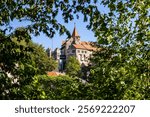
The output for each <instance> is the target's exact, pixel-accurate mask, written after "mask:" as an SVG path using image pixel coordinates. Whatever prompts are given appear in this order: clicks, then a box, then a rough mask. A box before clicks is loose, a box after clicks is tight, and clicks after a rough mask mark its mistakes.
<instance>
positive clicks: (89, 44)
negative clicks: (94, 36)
mask: <svg viewBox="0 0 150 117" xmlns="http://www.w3.org/2000/svg"><path fill="white" fill-rule="evenodd" d="M92 44H93V43H92V42H85V41H82V42H80V43H79V44H73V46H74V47H75V48H76V49H84V50H91V51H96V47H94V45H92Z"/></svg>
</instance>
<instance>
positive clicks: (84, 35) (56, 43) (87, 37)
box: [32, 19, 96, 50]
mask: <svg viewBox="0 0 150 117" xmlns="http://www.w3.org/2000/svg"><path fill="white" fill-rule="evenodd" d="M74 23H76V29H77V31H78V34H79V35H80V37H81V40H82V41H96V38H95V37H94V33H93V32H92V31H90V30H87V28H86V25H87V23H85V22H83V20H80V19H79V20H76V19H75V20H73V21H71V22H69V23H68V24H66V23H63V24H64V25H65V26H66V28H67V29H68V30H69V31H70V33H71V34H72V32H73V29H74ZM32 38H33V39H32V40H33V41H34V42H36V43H39V44H42V45H43V46H44V47H45V48H48V47H50V48H53V50H54V49H55V48H56V47H58V48H60V47H61V43H62V41H63V40H65V39H67V35H66V34H64V35H62V36H60V35H59V33H58V32H56V35H55V36H54V37H53V38H52V39H50V38H48V37H46V36H45V35H44V34H41V35H40V36H38V37H32Z"/></svg>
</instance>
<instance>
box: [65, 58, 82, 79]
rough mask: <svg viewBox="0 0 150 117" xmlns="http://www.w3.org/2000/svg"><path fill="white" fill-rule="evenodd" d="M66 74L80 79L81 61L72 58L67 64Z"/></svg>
mask: <svg viewBox="0 0 150 117" xmlns="http://www.w3.org/2000/svg"><path fill="white" fill-rule="evenodd" d="M65 71H66V74H68V75H69V76H72V77H79V73H80V71H81V66H80V63H79V61H78V60H77V59H76V58H75V57H74V56H70V57H69V58H68V60H67V62H66V67H65Z"/></svg>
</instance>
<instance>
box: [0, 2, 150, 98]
mask: <svg viewBox="0 0 150 117" xmlns="http://www.w3.org/2000/svg"><path fill="white" fill-rule="evenodd" d="M100 4H101V5H104V6H105V8H106V9H108V11H107V12H106V13H103V12H102V11H101V9H100V8H99V6H100ZM0 11H1V12H0V81H1V84H2V85H1V86H0V91H1V92H2V93H1V94H0V98H1V99H41V98H43V99H54V98H55V99H77V98H76V96H77V95H78V96H77V97H78V99H149V98H150V95H149V92H150V80H149V78H150V74H149V73H150V71H149V70H150V61H149V59H150V51H149V50H150V47H149V43H150V41H149V40H150V25H149V24H150V20H149V17H150V16H149V15H150V1H149V0H136V2H135V1H134V0H127V1H123V0H101V1H98V0H84V1H83V0H73V1H69V0H65V1H63V0H56V1H54V0H46V1H43V0H2V1H0ZM58 13H62V14H61V16H62V17H61V18H62V19H63V20H64V22H66V23H68V22H69V21H71V20H73V19H74V18H75V17H77V18H79V16H81V15H83V21H88V22H89V25H87V28H88V29H91V30H92V31H93V32H94V34H95V36H96V37H97V39H98V43H99V45H98V47H99V48H103V49H99V50H101V51H98V52H97V53H96V54H95V57H94V60H93V61H94V62H95V66H93V69H91V74H90V76H91V77H90V78H89V82H90V85H88V86H85V85H84V86H83V85H79V86H81V87H80V90H79V89H78V88H77V89H76V87H73V89H71V88H70V89H71V90H68V87H71V85H67V86H68V87H64V89H65V90H60V87H61V88H62V85H63V84H62V83H63V82H64V81H63V80H62V79H59V80H58V82H59V81H60V82H59V83H60V87H59V86H57V87H59V89H58V90H57V89H56V90H52V91H51V92H49V96H48V97H46V98H45V95H46V93H48V92H46V93H45V91H47V90H46V89H45V88H44V89H41V88H40V87H38V86H37V85H36V87H34V88H33V87H32V85H31V84H30V83H32V82H34V81H36V79H34V77H33V76H35V75H37V74H38V73H39V71H38V68H37V67H39V66H43V65H45V63H42V64H36V63H35V62H34V61H33V59H35V60H37V58H38V56H35V58H34V57H31V54H30V53H31V52H32V50H33V49H32V48H30V47H28V46H26V45H28V43H29V41H30V40H31V37H30V34H34V35H35V36H37V35H39V34H40V32H43V33H44V34H46V35H47V36H48V37H50V38H51V37H53V36H54V34H55V32H56V31H58V32H59V33H60V35H62V34H63V33H65V32H66V33H67V35H70V34H69V32H68V31H67V29H66V28H65V27H64V26H63V25H62V24H61V23H60V22H59V21H58V20H57V19H56V17H57V16H58ZM15 20H17V21H20V22H21V23H24V24H26V26H25V27H24V28H17V29H13V27H11V25H10V24H11V22H13V21H15ZM14 38H15V39H16V40H17V41H22V40H24V43H27V44H25V45H23V44H22V43H20V44H18V43H17V42H14ZM37 49H39V48H37ZM31 58H32V59H31ZM41 58H42V57H41ZM37 62H39V61H37ZM16 63H18V64H16ZM18 65H19V66H18ZM35 66H36V67H35ZM18 67H19V69H18ZM45 68H46V69H47V67H45ZM45 68H44V67H43V69H42V70H43V71H44V69H45ZM43 71H42V73H43ZM76 73H77V72H75V73H73V74H72V75H73V76H74V75H76ZM8 74H11V75H12V76H13V77H14V78H10V77H8ZM65 77H66V76H65ZM16 79H17V82H18V83H19V84H17V83H14V82H15V80H16ZM46 80H47V79H46ZM46 80H45V81H46ZM50 80H51V79H50ZM45 81H43V82H45ZM69 82H70V81H69ZM59 83H58V84H59ZM56 85H57V84H56ZM76 85H77V86H78V84H76ZM40 86H41V85H40ZM79 86H78V87H79ZM30 88H31V89H32V90H30ZM34 90H35V92H34ZM41 90H42V94H41ZM43 90H45V91H43ZM67 90H68V92H69V91H70V92H69V93H71V92H78V93H77V94H76V93H74V94H72V97H67V95H66V94H68V95H70V94H69V93H68V92H67ZM74 90H75V91H74ZM30 91H33V92H34V93H33V92H32V93H28V92H30ZM55 91H56V92H55ZM61 91H63V94H62V95H61V96H60V97H59V94H60V92H61ZM80 91H81V93H80ZM84 91H86V92H87V93H85V92H84ZM55 93H56V95H55ZM65 93H66V94H65ZM43 95H44V97H43ZM53 95H54V96H53ZM38 96H39V97H38ZM81 96H83V97H84V96H87V97H85V98H80V97H81ZM89 96H90V97H89Z"/></svg>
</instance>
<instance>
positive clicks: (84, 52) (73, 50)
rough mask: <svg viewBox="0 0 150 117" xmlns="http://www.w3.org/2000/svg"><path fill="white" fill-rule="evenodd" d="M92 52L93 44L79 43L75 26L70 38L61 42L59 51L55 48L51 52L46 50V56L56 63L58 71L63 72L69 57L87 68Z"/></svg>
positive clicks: (94, 48)
mask: <svg viewBox="0 0 150 117" xmlns="http://www.w3.org/2000/svg"><path fill="white" fill-rule="evenodd" d="M94 51H96V47H95V46H94V42H85V41H81V40H80V36H79V34H78V32H77V29H76V26H75V27H74V30H73V33H72V36H71V38H69V39H67V40H65V41H62V45H61V48H60V49H59V48H56V49H55V50H54V51H53V52H51V50H50V49H47V54H48V55H49V56H53V57H54V59H55V60H57V61H58V63H59V70H64V66H65V64H66V61H67V59H68V58H69V57H70V56H75V57H76V58H77V60H78V61H79V63H80V64H81V66H88V64H89V63H90V58H91V57H92V53H93V52H94Z"/></svg>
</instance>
